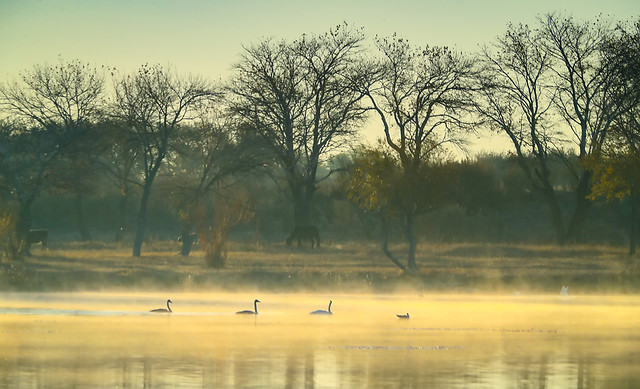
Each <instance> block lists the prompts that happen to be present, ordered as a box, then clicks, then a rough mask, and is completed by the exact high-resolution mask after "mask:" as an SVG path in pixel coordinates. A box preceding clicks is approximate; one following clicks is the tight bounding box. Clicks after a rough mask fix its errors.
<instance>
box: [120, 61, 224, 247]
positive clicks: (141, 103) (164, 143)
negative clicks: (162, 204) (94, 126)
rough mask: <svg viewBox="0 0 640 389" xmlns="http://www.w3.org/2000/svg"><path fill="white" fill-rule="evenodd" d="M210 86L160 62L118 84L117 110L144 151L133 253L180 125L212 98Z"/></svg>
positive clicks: (121, 80) (139, 240)
mask: <svg viewBox="0 0 640 389" xmlns="http://www.w3.org/2000/svg"><path fill="white" fill-rule="evenodd" d="M213 96H214V93H213V91H212V88H211V86H210V85H209V84H208V83H207V82H206V81H205V80H203V79H201V78H197V77H180V76H178V75H177V74H175V73H174V72H173V71H171V70H169V69H165V68H163V67H162V66H160V65H155V66H148V65H145V66H142V67H141V68H140V69H139V70H138V72H137V73H135V74H132V75H127V76H124V77H123V78H121V79H120V80H119V81H118V82H117V84H116V99H115V113H116V115H117V116H118V117H119V118H121V119H122V120H124V121H125V122H126V123H127V124H128V125H129V126H131V128H132V129H133V131H134V133H135V135H136V138H137V142H138V147H139V148H140V150H141V154H140V157H141V158H142V161H143V163H142V169H143V173H142V176H143V181H144V185H143V192H142V199H141V203H140V209H139V211H138V224H137V229H136V237H135V241H134V245H133V256H140V252H141V247H142V242H143V239H144V235H145V230H146V222H147V206H148V202H149V196H150V195H151V187H152V185H153V182H154V180H155V178H156V176H157V174H158V170H159V169H160V167H161V166H162V165H163V163H164V161H165V158H166V157H167V154H168V153H169V152H171V151H172V150H173V148H174V147H175V145H174V144H173V142H174V139H175V137H176V135H177V131H178V128H179V126H180V125H182V124H183V123H186V122H188V121H190V120H191V119H193V117H192V116H191V115H192V114H194V112H195V111H196V110H197V109H198V108H199V107H200V106H201V105H202V104H204V103H205V102H206V101H207V100H208V99H210V98H212V97H213Z"/></svg>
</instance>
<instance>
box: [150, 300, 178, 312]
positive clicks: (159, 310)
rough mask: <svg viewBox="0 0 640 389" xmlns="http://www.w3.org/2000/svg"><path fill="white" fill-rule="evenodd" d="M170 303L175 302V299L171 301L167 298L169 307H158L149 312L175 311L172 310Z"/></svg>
mask: <svg viewBox="0 0 640 389" xmlns="http://www.w3.org/2000/svg"><path fill="white" fill-rule="evenodd" d="M169 303H171V304H173V301H171V300H167V308H166V309H165V308H157V309H152V310H150V311H149V312H166V313H171V312H173V311H172V310H171V307H170V306H169Z"/></svg>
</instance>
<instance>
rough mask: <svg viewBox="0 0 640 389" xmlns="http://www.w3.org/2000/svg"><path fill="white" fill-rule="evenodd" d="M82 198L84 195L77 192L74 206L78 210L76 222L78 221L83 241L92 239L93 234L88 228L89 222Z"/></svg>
mask: <svg viewBox="0 0 640 389" xmlns="http://www.w3.org/2000/svg"><path fill="white" fill-rule="evenodd" d="M82 200H83V197H82V195H81V194H79V193H78V194H76V198H75V201H74V208H75V211H76V222H77V223H78V232H80V237H81V238H82V241H83V242H88V241H90V240H91V234H90V233H89V228H87V223H86V220H85V217H84V210H83V207H82Z"/></svg>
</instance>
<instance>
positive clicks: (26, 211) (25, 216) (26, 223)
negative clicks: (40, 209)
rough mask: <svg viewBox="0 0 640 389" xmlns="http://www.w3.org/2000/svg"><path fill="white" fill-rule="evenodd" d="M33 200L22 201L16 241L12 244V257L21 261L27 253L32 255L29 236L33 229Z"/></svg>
mask: <svg viewBox="0 0 640 389" xmlns="http://www.w3.org/2000/svg"><path fill="white" fill-rule="evenodd" d="M32 203H33V201H29V200H28V201H26V202H20V208H19V209H18V218H17V223H16V227H15V228H16V234H15V236H16V241H15V242H14V243H13V244H12V245H11V246H12V247H11V257H12V259H13V260H16V261H21V260H23V259H24V257H25V255H27V256H28V255H31V252H30V251H29V243H28V241H27V236H28V234H29V230H30V229H31V222H32V216H31V204H32Z"/></svg>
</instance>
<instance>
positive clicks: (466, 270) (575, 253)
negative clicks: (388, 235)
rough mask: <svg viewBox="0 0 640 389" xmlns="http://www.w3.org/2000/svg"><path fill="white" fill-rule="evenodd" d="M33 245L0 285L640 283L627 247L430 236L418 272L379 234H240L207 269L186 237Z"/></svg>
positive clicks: (384, 289)
mask: <svg viewBox="0 0 640 389" xmlns="http://www.w3.org/2000/svg"><path fill="white" fill-rule="evenodd" d="M396 249H397V250H401V249H402V248H401V247H397V248H396ZM31 251H32V256H30V257H27V258H26V259H25V260H24V261H22V262H16V261H9V260H8V259H6V258H3V259H2V261H1V262H0V291H75V290H92V291H98V290H154V291H157V290H184V291H200V290H210V289H219V290H226V291H249V290H264V291H270V292H281V291H286V292H288V291H291V292H294V291H310V292H318V291H324V290H327V291H343V292H344V291H358V292H374V293H375V292H380V293H390V292H413V291H415V292H417V293H421V292H425V293H427V292H429V293H430V292H447V293H476V292H482V293H546V294H556V293H560V289H561V287H562V286H563V285H569V286H570V293H575V294H594V293H634V294H635V293H638V292H640V266H639V265H638V261H637V260H636V259H635V258H633V257H629V256H628V255H627V253H626V249H625V248H622V247H607V246H589V245H579V246H566V247H557V246H551V245H550V246H534V245H514V244H462V243H451V244H448V243H447V244H444V243H440V244H423V245H421V246H420V247H419V248H418V263H419V265H420V266H421V270H420V274H419V275H416V276H408V275H403V274H401V273H400V272H399V270H398V269H397V268H396V267H395V266H394V265H393V264H392V263H391V262H390V261H389V260H388V259H387V258H386V257H385V256H384V255H383V254H382V252H381V250H380V249H379V247H378V246H376V245H375V244H373V243H368V244H356V243H353V244H333V245H329V246H324V247H321V248H320V249H309V248H302V249H299V248H287V247H284V245H282V244H281V243H272V244H267V245H249V244H241V243H232V244H231V247H230V250H229V256H228V258H227V265H226V267H225V268H224V269H210V268H207V267H206V266H205V261H204V258H203V253H202V252H201V251H200V250H198V249H196V250H194V251H193V252H192V254H191V256H190V257H182V256H180V255H178V251H179V246H178V244H177V243H176V242H171V241H155V242H151V243H148V244H146V245H145V246H144V247H143V254H142V256H141V257H139V258H134V257H132V256H131V248H130V247H129V246H123V245H117V244H115V243H104V242H91V243H79V242H75V243H59V244H57V245H54V246H52V247H51V248H50V249H48V250H42V249H41V248H39V247H34V248H33V249H32V250H31ZM397 252H398V253H400V251H397Z"/></svg>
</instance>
